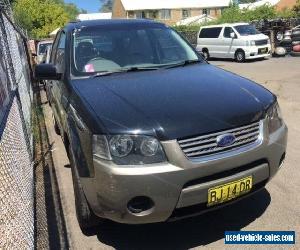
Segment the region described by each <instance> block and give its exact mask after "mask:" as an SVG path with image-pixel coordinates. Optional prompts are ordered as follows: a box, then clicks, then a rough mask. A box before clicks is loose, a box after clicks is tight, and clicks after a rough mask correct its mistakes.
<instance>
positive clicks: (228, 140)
mask: <svg viewBox="0 0 300 250" xmlns="http://www.w3.org/2000/svg"><path fill="white" fill-rule="evenodd" d="M235 140H236V138H235V136H234V135H233V134H224V135H219V136H218V137H217V145H218V146H219V147H228V146H230V145H232V144H233V143H234V142H235Z"/></svg>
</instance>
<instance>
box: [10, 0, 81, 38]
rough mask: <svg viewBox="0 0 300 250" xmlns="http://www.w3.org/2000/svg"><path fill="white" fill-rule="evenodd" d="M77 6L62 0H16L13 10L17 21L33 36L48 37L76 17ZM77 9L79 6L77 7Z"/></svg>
mask: <svg viewBox="0 0 300 250" xmlns="http://www.w3.org/2000/svg"><path fill="white" fill-rule="evenodd" d="M74 8H76V6H75V7H74V6H73V5H71V6H70V5H65V4H64V2H63V1H60V0H16V1H15V3H14V4H13V12H14V16H15V19H16V21H17V23H18V24H19V25H20V26H21V27H22V28H24V29H26V30H27V31H28V33H29V35H30V37H32V38H46V37H48V36H49V33H51V32H52V31H53V30H55V29H57V28H59V27H62V26H64V25H65V24H66V23H68V22H69V21H70V20H72V19H75V18H76V16H77V14H78V12H77V11H75V9H74ZM76 9H77V8H76Z"/></svg>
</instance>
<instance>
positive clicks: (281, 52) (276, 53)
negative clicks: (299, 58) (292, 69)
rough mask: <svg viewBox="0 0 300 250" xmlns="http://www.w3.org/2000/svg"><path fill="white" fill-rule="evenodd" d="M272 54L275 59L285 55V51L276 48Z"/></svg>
mask: <svg viewBox="0 0 300 250" xmlns="http://www.w3.org/2000/svg"><path fill="white" fill-rule="evenodd" d="M274 53H275V55H276V56H277V57H279V56H285V55H286V49H285V48H284V47H277V48H276V49H275V51H274Z"/></svg>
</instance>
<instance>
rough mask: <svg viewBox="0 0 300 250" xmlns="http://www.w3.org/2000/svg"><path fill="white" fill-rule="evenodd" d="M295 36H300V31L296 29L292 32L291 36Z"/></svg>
mask: <svg viewBox="0 0 300 250" xmlns="http://www.w3.org/2000/svg"><path fill="white" fill-rule="evenodd" d="M295 35H299V36H300V29H296V30H293V31H292V36H295Z"/></svg>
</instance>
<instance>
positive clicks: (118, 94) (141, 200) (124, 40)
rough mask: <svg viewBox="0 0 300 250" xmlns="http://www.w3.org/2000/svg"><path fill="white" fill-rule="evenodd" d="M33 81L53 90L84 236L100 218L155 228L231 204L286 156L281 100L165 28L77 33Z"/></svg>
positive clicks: (109, 23) (64, 36) (61, 39)
mask: <svg viewBox="0 0 300 250" xmlns="http://www.w3.org/2000/svg"><path fill="white" fill-rule="evenodd" d="M36 77H37V78H38V79H41V80H47V84H48V88H47V89H48V90H49V92H50V93H48V96H49V99H50V100H49V101H50V104H51V106H52V110H53V113H54V124H55V129H56V131H57V133H59V134H60V135H61V137H62V139H63V141H64V144H65V146H66V149H67V152H68V156H69V159H70V163H71V169H72V174H73V175H72V176H73V183H74V192H75V205H76V212H77V218H78V221H79V224H80V226H81V228H82V229H84V230H85V229H87V228H89V227H91V226H93V225H94V224H96V223H98V222H99V221H101V220H100V218H101V219H102V220H103V219H109V220H113V221H116V222H120V223H128V224H143V223H154V222H163V221H172V220H177V219H181V218H185V217H188V216H192V215H197V214H200V213H204V212H207V211H210V210H212V209H216V208H220V207H222V206H224V205H229V204H231V203H232V202H234V201H237V200H240V199H241V198H243V197H247V196H249V195H251V194H253V193H255V192H256V191H258V190H260V189H262V188H263V187H264V186H265V185H266V183H267V182H268V181H269V180H270V179H272V177H273V176H274V175H275V174H276V173H277V171H278V170H279V168H280V167H281V165H282V163H283V161H284V158H285V153H286V143H287V127H286V125H285V123H284V121H283V120H282V117H281V114H280V110H279V106H278V103H277V100H276V97H275V96H274V95H273V94H272V93H271V92H269V91H268V90H267V89H265V88H263V87H262V86H260V85H258V84H256V83H254V82H252V81H250V80H247V79H245V78H243V77H240V76H238V75H235V74H232V73H230V72H227V71H225V70H222V69H219V68H217V67H214V66H212V65H210V64H208V63H207V62H206V61H205V60H204V59H203V58H202V56H201V55H200V54H197V52H196V51H195V50H194V49H193V47H192V46H191V45H189V44H188V43H187V42H186V41H185V40H184V39H183V38H182V37H181V36H180V35H179V34H178V33H176V32H175V31H174V30H172V29H171V28H169V27H167V26H166V25H164V24H161V23H158V22H154V21H150V20H99V21H82V22H76V23H70V24H68V25H67V26H65V27H64V28H62V29H61V30H60V31H59V32H58V34H57V36H56V38H55V41H54V45H53V49H52V53H51V60H50V63H49V64H42V65H38V66H37V67H36Z"/></svg>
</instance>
